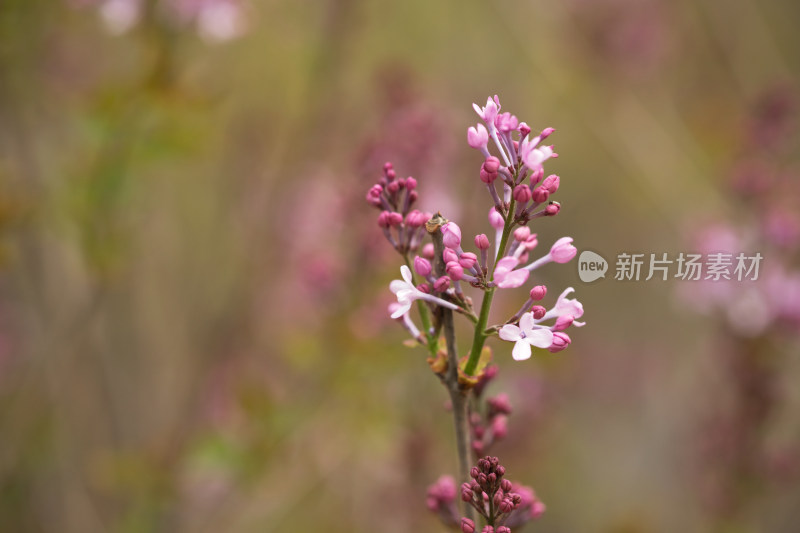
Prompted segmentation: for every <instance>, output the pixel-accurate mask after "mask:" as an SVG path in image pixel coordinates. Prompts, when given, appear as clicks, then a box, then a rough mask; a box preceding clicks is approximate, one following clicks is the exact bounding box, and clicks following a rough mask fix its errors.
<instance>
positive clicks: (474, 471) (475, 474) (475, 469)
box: [469, 466, 481, 479]
mask: <svg viewBox="0 0 800 533" xmlns="http://www.w3.org/2000/svg"><path fill="white" fill-rule="evenodd" d="M480 473H481V471H480V470H478V467H477V466H473V467H472V468H470V470H469V475H470V477H472V478H473V479H475V478H477V477H478V474H480Z"/></svg>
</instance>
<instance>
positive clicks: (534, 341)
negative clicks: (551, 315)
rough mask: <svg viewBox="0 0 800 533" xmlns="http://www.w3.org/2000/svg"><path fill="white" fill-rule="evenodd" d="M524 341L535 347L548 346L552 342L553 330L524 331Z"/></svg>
mask: <svg viewBox="0 0 800 533" xmlns="http://www.w3.org/2000/svg"><path fill="white" fill-rule="evenodd" d="M525 341H526V342H528V343H529V344H530V345H532V346H536V347H537V348H549V347H550V345H551V344H553V332H552V331H550V330H549V329H545V328H542V329H535V330H533V331H531V332H526V336H525Z"/></svg>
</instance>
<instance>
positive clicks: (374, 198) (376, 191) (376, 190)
mask: <svg viewBox="0 0 800 533" xmlns="http://www.w3.org/2000/svg"><path fill="white" fill-rule="evenodd" d="M382 192H383V187H381V186H380V185H377V184H376V185H373V186H372V187H371V188H370V190H369V191H368V192H367V202H369V204H370V205H374V206H375V207H380V206H381V193H382Z"/></svg>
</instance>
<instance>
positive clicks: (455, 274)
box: [445, 261, 464, 281]
mask: <svg viewBox="0 0 800 533" xmlns="http://www.w3.org/2000/svg"><path fill="white" fill-rule="evenodd" d="M445 269H446V270H447V274H448V275H449V276H450V279H452V280H453V281H459V280H460V279H461V278H463V277H464V269H463V268H462V267H461V265H459V264H458V262H457V261H450V262H449V263H447V265H445Z"/></svg>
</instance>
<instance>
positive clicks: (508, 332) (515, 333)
mask: <svg viewBox="0 0 800 533" xmlns="http://www.w3.org/2000/svg"><path fill="white" fill-rule="evenodd" d="M521 333H522V332H521V331H520V329H519V328H518V327H517V326H515V325H514V324H506V325H505V326H503V327H502V328H500V332H499V334H500V338H501V339H503V340H504V341H511V342H514V341H518V340H520V339H521V338H522V334H521Z"/></svg>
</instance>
